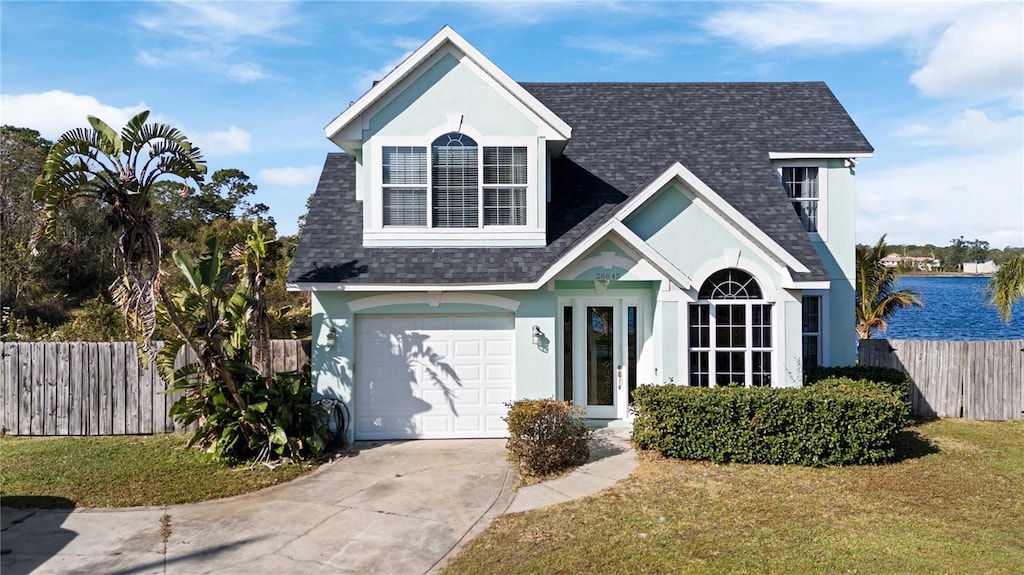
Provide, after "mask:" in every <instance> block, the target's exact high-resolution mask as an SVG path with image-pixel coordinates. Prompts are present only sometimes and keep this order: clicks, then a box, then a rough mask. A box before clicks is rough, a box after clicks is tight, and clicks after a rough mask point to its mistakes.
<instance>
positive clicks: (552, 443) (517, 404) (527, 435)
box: [503, 399, 590, 475]
mask: <svg viewBox="0 0 1024 575" xmlns="http://www.w3.org/2000/svg"><path fill="white" fill-rule="evenodd" d="M505 405H507V406H508V408H509V409H508V416H506V417H504V418H503V419H504V420H505V421H506V422H507V423H508V434H509V437H508V450H509V453H510V454H511V456H512V457H513V458H514V459H516V460H517V461H518V462H519V471H520V473H522V474H524V475H546V474H548V473H554V472H556V471H561V470H563V469H567V468H569V467H573V466H576V465H582V464H584V463H586V461H587V458H589V457H590V446H589V445H588V443H587V441H588V440H589V439H590V428H589V427H587V421H586V413H585V412H584V411H583V409H581V408H579V407H577V406H573V405H571V404H569V403H567V402H562V401H555V400H553V399H520V400H517V401H514V402H511V403H506V404H505Z"/></svg>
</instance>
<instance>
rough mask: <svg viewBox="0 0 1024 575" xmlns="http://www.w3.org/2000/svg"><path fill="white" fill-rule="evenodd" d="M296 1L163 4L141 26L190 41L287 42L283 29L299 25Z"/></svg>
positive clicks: (140, 19)
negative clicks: (252, 39)
mask: <svg viewBox="0 0 1024 575" xmlns="http://www.w3.org/2000/svg"><path fill="white" fill-rule="evenodd" d="M295 5H296V4H295V3H294V2H285V1H278V2H186V1H182V0H176V1H172V2H166V3H162V4H159V5H158V7H159V11H158V12H157V13H154V14H148V15H146V16H141V17H139V18H138V19H137V21H138V23H139V24H140V25H141V26H142V27H144V28H146V29H148V30H152V31H154V32H159V33H160V34H171V35H174V36H178V37H180V38H184V39H186V40H189V41H200V40H204V39H206V38H204V37H207V38H211V37H212V38H216V39H217V40H218V41H221V42H232V41H235V40H238V39H241V38H248V37H255V38H263V39H271V40H282V39H286V36H284V35H283V34H282V32H281V31H282V30H283V29H285V28H287V27H289V26H291V25H292V24H295V23H296V22H298V20H299V17H298V15H297V14H296V12H295Z"/></svg>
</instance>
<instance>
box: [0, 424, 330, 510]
mask: <svg viewBox="0 0 1024 575" xmlns="http://www.w3.org/2000/svg"><path fill="white" fill-rule="evenodd" d="M187 442H188V436H185V435H176V434H167V435H153V436H122V437H46V438H35V437H5V438H0V503H2V504H3V505H6V506H12V507H19V506H30V507H43V508H47V507H72V506H73V507H132V506H137V505H169V504H176V503H189V502H193V501H203V500H207V499H217V498H220V497H228V496H231V495H238V494H240V493H247V492H249V491H256V490H257V489H262V488H264V487H268V486H270V485H274V484H277V483H283V482H285V481H289V480H291V479H294V478H296V477H298V476H300V475H303V474H305V473H307V472H308V471H310V470H311V467H310V466H308V465H299V464H289V465H282V466H280V467H278V468H277V469H275V470H273V471H271V470H270V469H268V468H267V467H265V466H262V465H261V466H258V467H256V468H254V469H252V470H250V469H249V468H248V467H229V466H227V465H223V464H219V463H215V462H212V461H209V460H208V459H207V457H206V456H205V455H204V454H202V453H200V452H198V451H196V450H185V449H184V447H185V444H186V443H187Z"/></svg>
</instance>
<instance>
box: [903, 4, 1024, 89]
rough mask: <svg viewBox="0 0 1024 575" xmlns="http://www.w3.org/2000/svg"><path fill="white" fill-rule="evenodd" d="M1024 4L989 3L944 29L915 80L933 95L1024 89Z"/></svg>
mask: <svg viewBox="0 0 1024 575" xmlns="http://www.w3.org/2000/svg"><path fill="white" fill-rule="evenodd" d="M1022 21H1024V6H1022V5H1021V4H1014V5H999V6H995V7H992V6H988V7H986V9H981V10H977V11H973V12H971V13H969V14H965V15H964V16H963V17H962V18H959V19H958V20H957V21H956V22H954V23H953V24H952V25H951V26H950V27H949V28H947V29H946V30H945V32H943V34H942V37H941V38H940V39H939V42H938V44H937V45H936V46H935V49H934V50H932V52H931V53H930V54H929V55H928V61H927V62H926V63H925V65H924V66H923V67H922V68H921V69H920V70H918V71H916V72H914V74H913V75H912V76H911V77H910V82H911V83H912V84H914V85H915V86H917V88H918V89H919V90H920V91H921V93H922V94H925V95H927V96H964V95H967V96H970V95H974V94H990V95H992V96H1006V95H1019V94H1020V93H1021V92H1022V90H1024V26H1022V25H1021V23H1022Z"/></svg>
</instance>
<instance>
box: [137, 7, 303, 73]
mask: <svg viewBox="0 0 1024 575" xmlns="http://www.w3.org/2000/svg"><path fill="white" fill-rule="evenodd" d="M145 6H147V7H151V6H156V7H157V11H156V12H154V13H151V14H146V15H144V16H140V17H139V18H137V20H136V21H137V22H138V23H139V25H140V26H141V27H142V28H143V29H145V30H148V31H150V32H152V33H154V34H156V35H157V36H156V43H157V46H156V47H155V48H152V49H148V50H142V51H140V52H139V53H138V54H137V55H136V57H135V59H136V61H137V62H139V63H140V64H142V65H144V66H149V67H152V68H169V67H178V66H181V67H189V68H197V69H202V70H206V71H208V72H210V73H213V74H216V75H219V76H223V77H225V78H227V79H229V80H232V81H235V82H243V83H244V82H254V81H258V80H264V79H267V78H273V77H274V76H275V74H273V73H272V72H268V71H267V70H266V69H264V67H263V66H262V65H261V64H260V63H258V62H254V61H252V60H251V59H250V58H248V57H246V56H241V55H239V53H240V52H243V51H244V49H245V48H248V47H250V46H259V45H261V44H266V43H268V42H271V43H275V44H282V43H291V42H294V41H295V40H294V39H292V38H290V37H289V36H287V35H286V34H285V33H284V31H285V30H286V29H288V28H289V27H291V26H293V25H294V24H296V23H297V22H299V20H300V18H299V16H298V15H297V13H296V10H295V3H293V2H241V3H229V2H183V1H175V2H169V3H162V4H146V5H145ZM172 38H173V40H172Z"/></svg>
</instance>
